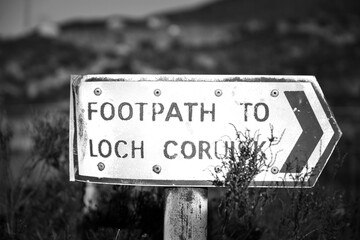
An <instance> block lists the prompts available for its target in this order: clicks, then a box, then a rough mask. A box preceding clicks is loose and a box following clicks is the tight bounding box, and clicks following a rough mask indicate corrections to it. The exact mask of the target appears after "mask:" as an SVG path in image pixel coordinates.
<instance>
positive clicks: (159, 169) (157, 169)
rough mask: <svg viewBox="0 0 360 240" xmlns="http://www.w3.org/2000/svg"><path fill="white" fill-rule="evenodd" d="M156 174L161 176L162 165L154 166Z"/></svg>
mask: <svg viewBox="0 0 360 240" xmlns="http://www.w3.org/2000/svg"><path fill="white" fill-rule="evenodd" d="M153 171H154V173H157V174H159V173H160V172H161V166H160V165H154V166H153Z"/></svg>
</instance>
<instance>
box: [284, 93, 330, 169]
mask: <svg viewBox="0 0 360 240" xmlns="http://www.w3.org/2000/svg"><path fill="white" fill-rule="evenodd" d="M284 93H285V96H286V98H287V100H288V101H289V104H290V106H291V108H292V110H293V112H294V114H295V116H296V118H297V120H298V121H299V124H300V126H301V128H302V133H301V135H300V137H299V139H298V140H297V142H296V144H295V146H294V148H293V149H292V150H291V152H290V154H289V156H288V158H287V159H286V161H285V163H284V165H283V166H282V168H281V170H280V172H282V173H300V172H301V171H302V170H303V169H304V167H305V166H306V164H307V162H308V160H309V157H310V156H311V154H312V152H313V151H314V149H315V147H316V145H317V144H318V142H319V141H320V139H321V137H322V135H323V130H322V129H321V126H320V124H319V122H318V120H317V118H316V116H315V114H314V111H313V109H312V108H311V105H310V103H309V101H308V99H307V97H306V95H305V93H304V91H284Z"/></svg>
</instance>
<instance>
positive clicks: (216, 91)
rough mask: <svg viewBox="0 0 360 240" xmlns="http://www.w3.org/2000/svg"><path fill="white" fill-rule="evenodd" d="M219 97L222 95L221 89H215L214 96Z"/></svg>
mask: <svg viewBox="0 0 360 240" xmlns="http://www.w3.org/2000/svg"><path fill="white" fill-rule="evenodd" d="M221 95H222V91H221V89H216V90H215V96H217V97H220V96H221Z"/></svg>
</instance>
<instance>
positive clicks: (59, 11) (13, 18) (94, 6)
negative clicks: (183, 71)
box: [0, 0, 210, 37]
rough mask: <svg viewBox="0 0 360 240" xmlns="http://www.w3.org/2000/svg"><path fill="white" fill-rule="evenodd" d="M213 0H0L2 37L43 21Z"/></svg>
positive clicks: (130, 12)
mask: <svg viewBox="0 0 360 240" xmlns="http://www.w3.org/2000/svg"><path fill="white" fill-rule="evenodd" d="M209 1H210V0H0V36H5V37H8V36H10V37H11V36H16V35H19V34H21V33H23V32H26V30H29V29H31V28H33V27H34V26H36V25H38V24H39V23H42V22H47V21H53V22H59V21H64V20H70V19H83V18H85V19H86V18H93V17H104V16H111V15H116V14H118V15H122V16H128V17H144V16H146V15H149V14H151V13H156V12H162V11H167V10H175V9H179V8H188V7H192V6H195V5H199V4H203V3H206V2H209Z"/></svg>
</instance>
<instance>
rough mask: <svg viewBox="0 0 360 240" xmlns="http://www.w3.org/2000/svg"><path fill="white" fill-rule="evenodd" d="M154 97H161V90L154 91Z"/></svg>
mask: <svg viewBox="0 0 360 240" xmlns="http://www.w3.org/2000/svg"><path fill="white" fill-rule="evenodd" d="M154 95H155V96H157V97H159V96H160V95H161V90H160V89H155V90H154Z"/></svg>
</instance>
